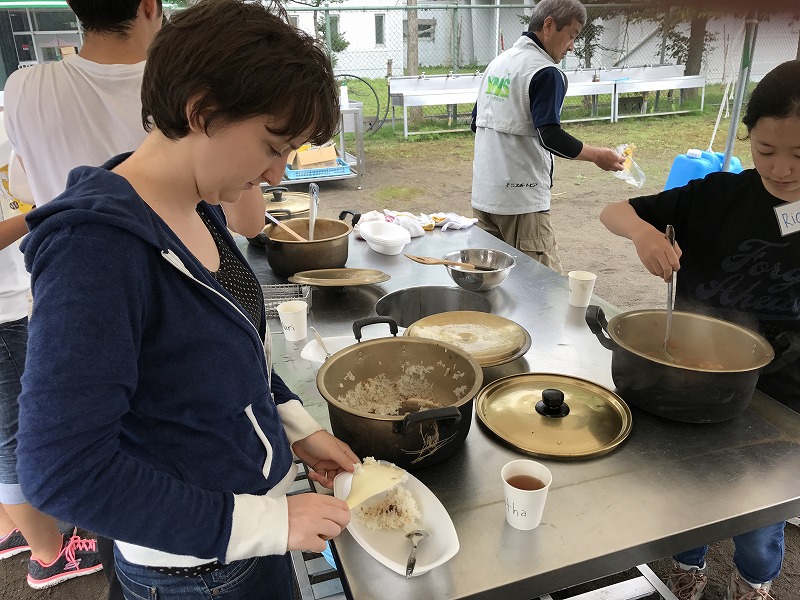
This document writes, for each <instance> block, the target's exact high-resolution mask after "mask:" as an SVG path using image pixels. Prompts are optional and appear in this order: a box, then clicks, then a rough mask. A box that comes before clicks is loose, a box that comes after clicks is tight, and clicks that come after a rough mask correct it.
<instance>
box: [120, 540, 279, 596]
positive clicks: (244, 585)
mask: <svg viewBox="0 0 800 600" xmlns="http://www.w3.org/2000/svg"><path fill="white" fill-rule="evenodd" d="M114 558H115V560H116V564H117V577H118V578H119V582H120V584H121V585H122V592H123V594H124V595H125V600H200V599H202V600H255V599H258V600H292V599H293V598H294V583H293V582H294V575H293V573H292V566H291V559H290V557H289V554H288V553H287V554H284V555H281V556H262V557H259V558H248V559H246V560H237V561H235V562H232V563H231V564H229V565H225V566H224V567H223V568H221V569H218V570H216V571H214V572H213V573H208V574H207V575H199V576H197V577H179V576H176V575H163V574H161V573H158V572H156V571H153V570H152V569H149V568H148V567H143V566H141V565H136V564H133V563H129V562H128V561H126V560H125V558H123V556H122V554H121V553H120V551H119V550H118V549H115V552H114Z"/></svg>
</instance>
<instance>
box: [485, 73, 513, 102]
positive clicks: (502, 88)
mask: <svg viewBox="0 0 800 600" xmlns="http://www.w3.org/2000/svg"><path fill="white" fill-rule="evenodd" d="M510 83H511V77H510V76H506V77H493V76H489V77H487V78H486V93H487V94H488V95H490V96H496V97H497V98H508V86H509V84H510Z"/></svg>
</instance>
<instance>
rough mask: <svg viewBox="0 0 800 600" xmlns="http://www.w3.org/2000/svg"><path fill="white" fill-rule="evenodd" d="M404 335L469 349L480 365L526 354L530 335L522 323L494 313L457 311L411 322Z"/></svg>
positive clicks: (492, 365) (486, 365)
mask: <svg viewBox="0 0 800 600" xmlns="http://www.w3.org/2000/svg"><path fill="white" fill-rule="evenodd" d="M403 335H407V336H409V337H418V338H425V339H430V340H438V341H440V342H447V343H448V344H453V345H454V346H458V347H459V348H461V349H462V350H464V351H466V352H469V353H470V354H471V355H472V356H474V357H475V360H477V361H478V364H479V365H480V366H481V367H494V366H496V365H502V364H504V363H507V362H510V361H512V360H514V359H516V358H519V357H520V356H522V355H523V354H525V353H526V352H527V351H528V350H529V349H530V347H531V336H530V334H529V333H528V332H527V331H526V330H525V329H524V328H523V327H522V326H520V325H518V324H517V323H515V322H514V321H511V320H509V319H506V318H505V317H501V316H499V315H493V314H492V313H485V312H479V311H474V310H455V311H448V312H443V313H438V314H435V315H430V316H428V317H423V318H422V319H420V320H419V321H415V322H414V323H412V324H411V325H410V326H409V327H408V329H406V331H405V333H404V334H403Z"/></svg>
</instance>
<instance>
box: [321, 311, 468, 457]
mask: <svg viewBox="0 0 800 600" xmlns="http://www.w3.org/2000/svg"><path fill="white" fill-rule="evenodd" d="M373 323H387V324H389V326H390V328H391V332H392V337H389V338H380V339H375V340H369V341H365V342H362V341H361V329H362V327H365V326H367V325H370V324H373ZM353 333H354V334H355V337H356V340H358V341H359V343H357V344H355V345H353V346H350V347H348V348H345V349H343V350H340V351H339V352H337V353H336V354H334V355H333V356H331V357H330V358H329V359H328V360H326V361H325V363H324V364H323V365H322V367H321V368H320V370H319V372H318V373H317V388H318V389H319V391H320V394H322V397H323V398H325V400H326V401H327V402H328V412H329V415H330V422H331V429H332V430H333V433H334V435H336V437H338V438H339V439H341V440H342V441H344V442H346V443H347V444H349V445H350V447H351V448H352V449H353V452H355V453H356V454H357V455H358V456H377V457H380V458H381V459H383V460H387V461H390V462H392V463H394V464H396V465H397V466H399V467H402V468H405V469H415V468H420V467H425V466H428V465H432V464H435V463H437V462H440V461H441V460H444V459H446V458H448V457H450V456H452V455H453V454H454V453H455V452H456V451H457V450H459V449H460V448H461V446H462V445H463V443H464V440H465V439H466V437H467V433H469V428H470V425H471V423H472V407H473V398H474V397H475V395H476V394H477V393H478V391H479V390H480V388H481V385H482V384H483V373H482V371H481V367H480V365H479V364H478V362H477V361H476V360H475V359H474V358H473V357H472V356H470V355H469V354H467V353H466V352H465V351H464V350H462V349H460V348H458V347H456V346H454V345H452V344H448V343H445V342H439V341H435V340H426V339H418V338H406V337H397V324H396V323H395V322H394V321H393V320H392V319H390V318H387V317H372V318H367V319H362V320H360V321H356V323H355V324H354V325H353Z"/></svg>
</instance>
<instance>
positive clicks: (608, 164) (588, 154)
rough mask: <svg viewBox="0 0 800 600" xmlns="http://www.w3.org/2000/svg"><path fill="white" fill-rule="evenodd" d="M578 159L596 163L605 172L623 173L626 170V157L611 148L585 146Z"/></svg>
mask: <svg viewBox="0 0 800 600" xmlns="http://www.w3.org/2000/svg"><path fill="white" fill-rule="evenodd" d="M577 159H578V160H585V161H587V162H591V163H594V164H595V165H597V166H598V167H600V168H601V169H603V171H622V169H623V168H625V157H624V156H622V154H619V153H618V152H616V151H615V150H613V149H611V148H599V147H597V146H589V145H588V144H584V145H583V150H581V153H580V154H579V155H578V156H577Z"/></svg>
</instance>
